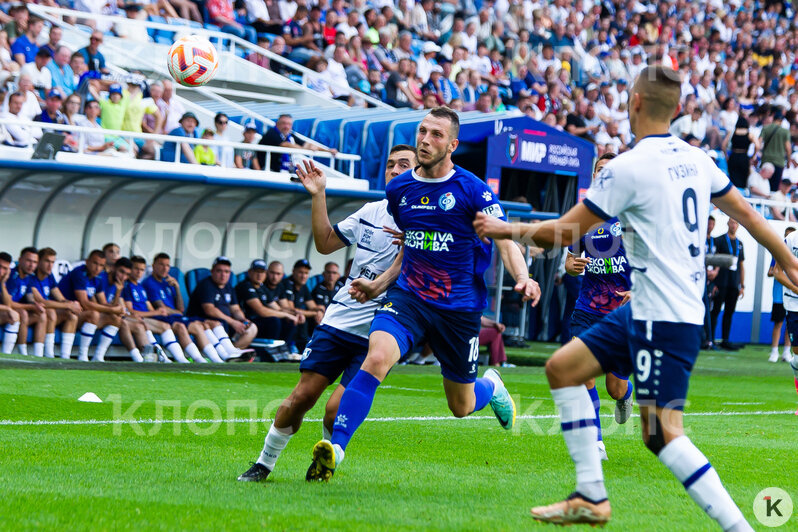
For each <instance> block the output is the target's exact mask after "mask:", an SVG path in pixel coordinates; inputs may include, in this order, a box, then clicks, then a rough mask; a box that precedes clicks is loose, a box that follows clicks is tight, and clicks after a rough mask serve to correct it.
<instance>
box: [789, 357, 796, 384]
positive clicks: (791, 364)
mask: <svg viewBox="0 0 798 532" xmlns="http://www.w3.org/2000/svg"><path fill="white" fill-rule="evenodd" d="M790 367H791V368H792V374H793V375H794V376H795V378H796V379H798V356H794V357H792V360H791V361H790Z"/></svg>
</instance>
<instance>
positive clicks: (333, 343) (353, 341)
mask: <svg viewBox="0 0 798 532" xmlns="http://www.w3.org/2000/svg"><path fill="white" fill-rule="evenodd" d="M368 351H369V341H368V339H366V338H361V337H360V336H355V335H354V334H351V333H348V332H345V331H339V330H338V329H336V328H334V327H330V326H328V325H319V326H318V327H316V329H315V330H314V331H313V336H312V337H311V338H310V342H308V345H307V346H306V347H305V350H304V351H303V352H302V362H300V363H299V371H312V372H314V373H318V374H320V375H324V376H325V377H327V378H328V379H329V380H330V382H331V383H333V382H335V380H336V379H337V378H338V376H339V375H342V374H343V375H342V376H341V386H344V387H346V385H347V384H349V381H351V380H352V379H353V378H354V377H355V374H356V373H357V372H358V370H359V369H360V366H362V365H363V361H364V360H366V353H368Z"/></svg>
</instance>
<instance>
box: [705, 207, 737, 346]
mask: <svg viewBox="0 0 798 532" xmlns="http://www.w3.org/2000/svg"><path fill="white" fill-rule="evenodd" d="M728 223H729V229H728V232H727V233H726V234H725V235H724V236H722V237H718V238H716V239H715V245H716V249H717V253H720V254H726V255H732V257H734V258H733V262H732V265H731V266H730V267H729V268H720V270H719V271H718V276H717V278H716V279H715V285H716V286H717V287H718V291H717V293H716V294H715V296H714V297H713V306H712V316H711V318H712V333H713V336H714V334H715V330H716V327H717V323H718V315H719V314H720V311H721V308H723V327H722V333H723V336H722V338H723V341H722V342H721V344H720V347H721V348H723V349H726V350H729V351H737V350H738V349H739V346H737V345H736V344H732V343H731V342H729V334H730V333H731V323H732V317H733V316H734V311H735V309H736V308H737V300H738V299H742V297H743V294H744V292H745V250H744V249H743V243H742V242H741V241H740V240H739V239H738V238H737V228H738V227H739V224H738V223H737V221H736V220H734V219H733V218H729V222H728Z"/></svg>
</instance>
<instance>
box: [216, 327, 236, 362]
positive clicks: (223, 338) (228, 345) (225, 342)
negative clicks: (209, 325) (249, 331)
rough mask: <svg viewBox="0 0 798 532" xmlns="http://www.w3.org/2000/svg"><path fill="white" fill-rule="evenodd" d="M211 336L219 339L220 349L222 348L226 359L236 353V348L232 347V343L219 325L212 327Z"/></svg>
mask: <svg viewBox="0 0 798 532" xmlns="http://www.w3.org/2000/svg"><path fill="white" fill-rule="evenodd" d="M213 334H215V335H216V338H218V339H219V342H220V343H221V344H222V347H224V350H225V352H227V355H228V358H229V357H230V356H232V355H233V354H235V353H237V352H238V348H237V347H236V346H234V345H233V342H231V341H230V337H229V336H227V332H226V331H225V330H224V327H222V326H221V325H219V326H218V327H214V329H213ZM217 350H218V349H217Z"/></svg>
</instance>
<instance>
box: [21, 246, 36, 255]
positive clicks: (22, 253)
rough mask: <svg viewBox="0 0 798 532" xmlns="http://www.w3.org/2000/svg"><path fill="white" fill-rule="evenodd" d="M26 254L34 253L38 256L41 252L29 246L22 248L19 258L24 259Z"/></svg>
mask: <svg viewBox="0 0 798 532" xmlns="http://www.w3.org/2000/svg"><path fill="white" fill-rule="evenodd" d="M26 253H33V254H34V255H36V256H38V255H39V250H38V249H36V248H35V247H33V246H27V247H24V248H22V251H20V252H19V256H20V257H22V256H23V255H25V254H26Z"/></svg>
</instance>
